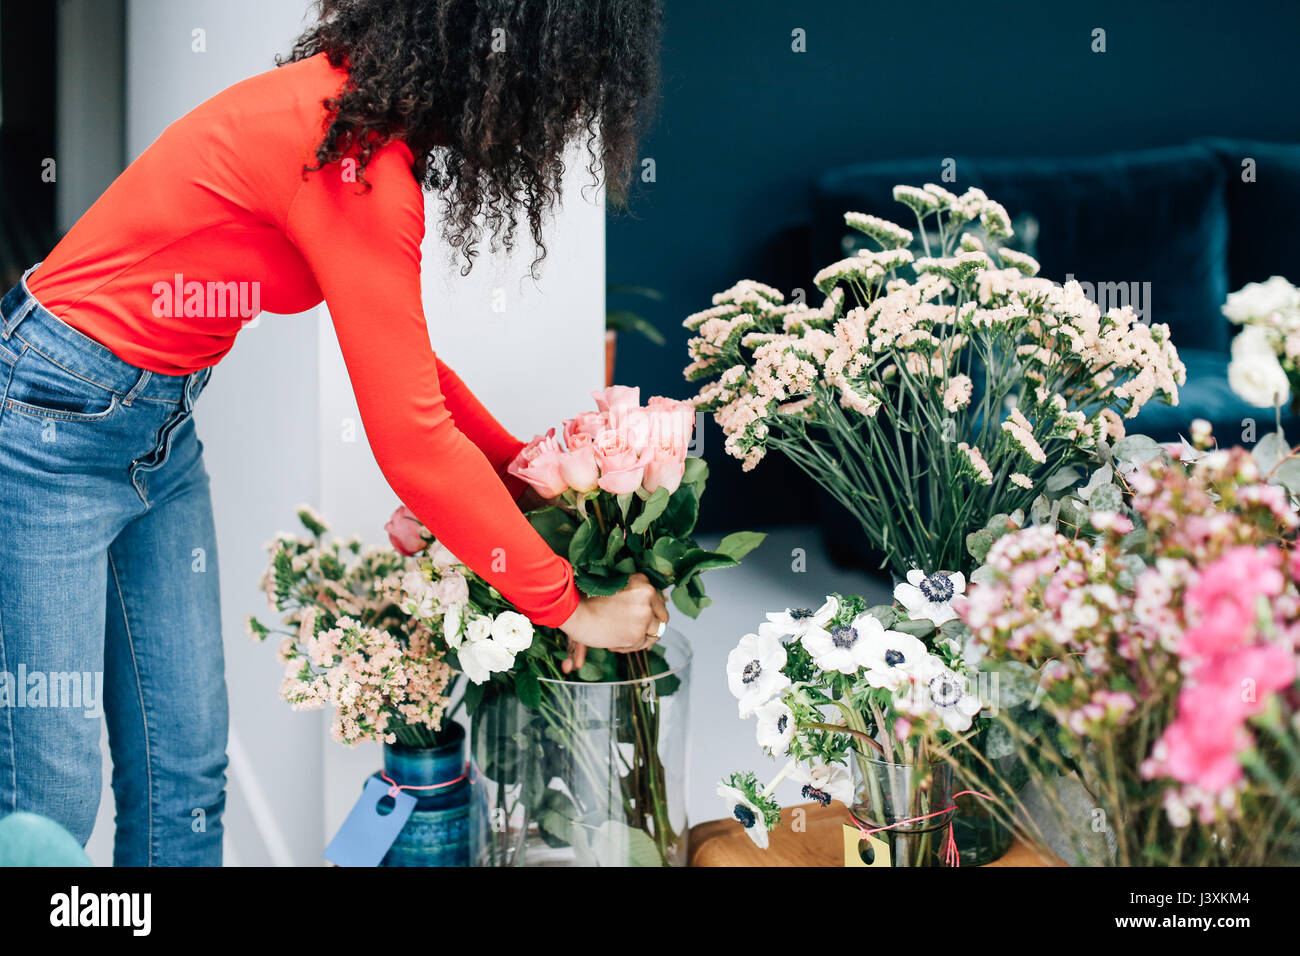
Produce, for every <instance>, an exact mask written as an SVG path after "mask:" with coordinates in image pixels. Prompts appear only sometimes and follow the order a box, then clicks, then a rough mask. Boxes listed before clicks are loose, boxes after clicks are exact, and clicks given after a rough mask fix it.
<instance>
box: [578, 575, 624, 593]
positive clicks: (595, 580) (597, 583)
mask: <svg viewBox="0 0 1300 956" xmlns="http://www.w3.org/2000/svg"><path fill="white" fill-rule="evenodd" d="M627 578H628V576H627V575H626V574H595V573H593V572H591V571H588V570H586V569H584V568H574V571H573V581H574V583H575V584H576V585H578V590H579V591H581V592H582V593H583V594H585V595H587V596H588V597H609V596H610V595H611V594H617V593H618V592H619V591H621V590H623V589H624V588H625V587H627Z"/></svg>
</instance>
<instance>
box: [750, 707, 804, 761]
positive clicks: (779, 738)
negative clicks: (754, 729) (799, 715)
mask: <svg viewBox="0 0 1300 956" xmlns="http://www.w3.org/2000/svg"><path fill="white" fill-rule="evenodd" d="M754 716H755V717H757V718H758V745H759V746H760V747H762V748H763V749H764V750H766V751H768V753H771V754H773V755H776V754H784V753H786V751H788V750H789V749H790V744H791V743H792V742H793V741H794V712H793V711H791V710H790V708H789V707H787V706H786V705H785V702H784V701H782V700H781V699H780V698H774V699H773V700H769V701H768V702H767V703H766V704H763V705H762V706H760V707H758V708H756V709H755V710H754Z"/></svg>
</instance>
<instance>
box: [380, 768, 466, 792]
mask: <svg viewBox="0 0 1300 956" xmlns="http://www.w3.org/2000/svg"><path fill="white" fill-rule="evenodd" d="M469 775H470V765H469V763H468V762H466V764H465V772H464V773H462V774H461V775H460V776H459V777H457V778H456V779H455V780H448V781H447V782H446V783H430V784H425V785H424V786H422V787H415V786H411V785H410V784H405V783H398V782H397V781H396V780H394V779H393V778H392V777H390V776H389V775H388V774H386V773H384V772H383V771H382V770H381V771H379V776H380V777H381V778H382V779H383V781H384V782H385V783H387V784H388V795H389V796H390V797H395V796H397V795H398V794H399V793H401V792H402V791H403V790H441V789H442V788H443V787H451V786H454V785H456V784H458V783H460V782H461V781H462V780H464V779H465V778H467V777H468V776H469Z"/></svg>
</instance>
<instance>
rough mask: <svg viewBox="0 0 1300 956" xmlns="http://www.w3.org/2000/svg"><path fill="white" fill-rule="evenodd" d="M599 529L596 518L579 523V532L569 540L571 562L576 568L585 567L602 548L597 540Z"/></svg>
mask: <svg viewBox="0 0 1300 956" xmlns="http://www.w3.org/2000/svg"><path fill="white" fill-rule="evenodd" d="M598 534H599V529H598V528H597V527H596V522H595V520H588V521H584V522H583V523H582V524H580V525H578V530H577V532H576V533H575V534H574V535H573V539H572V540H571V541H570V542H569V563H570V564H572V565H573V566H574V567H575V568H579V567H583V566H585V565H586V564H588V563H589V562H590V561H591V560H592V559H593V558H595V556H596V552H597V550H598V549H599V548H600V542H599V541H598V540H597V536H598Z"/></svg>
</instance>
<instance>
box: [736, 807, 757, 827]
mask: <svg viewBox="0 0 1300 956" xmlns="http://www.w3.org/2000/svg"><path fill="white" fill-rule="evenodd" d="M731 814H732V816H734V817H735V818H736V819H737V820H739V821H740V825H741V826H742V827H744V828H745V829H746V830H748V829H749V828H750V827H752V826H753V825H754V824H755V823H756V822H757V821H758V817H756V816H754V811H753V810H751V809H749V807H747V806H745V805H744V804H743V803H738V804H736V808H735V809H734V810H732V811H731Z"/></svg>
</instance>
